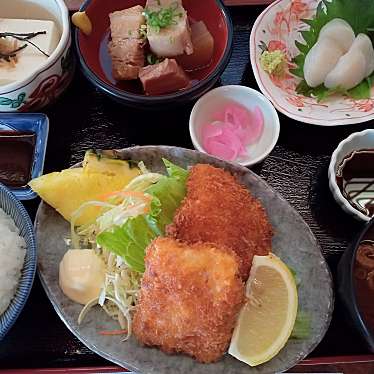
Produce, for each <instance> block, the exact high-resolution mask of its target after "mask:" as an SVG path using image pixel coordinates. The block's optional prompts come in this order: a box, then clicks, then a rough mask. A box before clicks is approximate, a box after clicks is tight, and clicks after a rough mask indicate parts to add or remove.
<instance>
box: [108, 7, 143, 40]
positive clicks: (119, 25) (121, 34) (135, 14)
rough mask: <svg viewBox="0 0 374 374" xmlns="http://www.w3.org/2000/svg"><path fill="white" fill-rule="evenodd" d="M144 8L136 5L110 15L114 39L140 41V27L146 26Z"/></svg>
mask: <svg viewBox="0 0 374 374" xmlns="http://www.w3.org/2000/svg"><path fill="white" fill-rule="evenodd" d="M143 11H144V8H143V7H142V6H141V5H136V6H134V7H132V8H128V9H124V10H119V11H116V12H113V13H110V14H109V19H110V33H111V36H112V39H113V40H115V39H124V38H130V39H138V38H139V37H140V35H139V30H140V26H142V25H145V18H144V16H143Z"/></svg>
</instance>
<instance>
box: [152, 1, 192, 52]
mask: <svg viewBox="0 0 374 374" xmlns="http://www.w3.org/2000/svg"><path fill="white" fill-rule="evenodd" d="M175 6H177V9H176V10H175V14H176V16H175V18H174V21H175V22H176V24H173V25H170V26H168V27H165V28H162V29H160V30H155V29H154V28H152V27H148V29H147V38H148V42H149V46H150V49H151V51H152V52H153V53H154V54H155V55H156V56H158V57H175V56H179V55H183V54H184V53H186V54H187V55H190V54H192V53H193V45H192V41H191V30H190V26H189V22H188V18H187V12H186V11H185V9H184V8H183V6H182V3H181V2H175V1H170V0H163V1H160V5H158V2H157V0H156V1H155V0H151V1H150V0H148V1H147V7H146V8H148V9H149V10H152V11H158V10H160V9H162V8H165V7H175Z"/></svg>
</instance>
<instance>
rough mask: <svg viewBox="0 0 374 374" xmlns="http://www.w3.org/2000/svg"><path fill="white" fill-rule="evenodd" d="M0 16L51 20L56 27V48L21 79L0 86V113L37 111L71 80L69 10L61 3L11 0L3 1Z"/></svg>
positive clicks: (54, 97) (72, 61) (71, 61)
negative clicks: (57, 33) (57, 34)
mask: <svg viewBox="0 0 374 374" xmlns="http://www.w3.org/2000/svg"><path fill="white" fill-rule="evenodd" d="M0 17H1V18H21V19H38V20H52V21H54V22H55V23H56V25H57V27H58V28H59V31H60V40H59V42H58V44H57V47H56V49H55V50H54V51H53V52H52V54H51V55H50V56H49V57H48V59H46V61H45V62H44V63H43V64H41V65H40V66H39V67H38V68H37V70H35V71H33V72H31V73H30V75H29V76H27V77H26V78H24V79H21V80H19V81H15V82H11V83H8V84H3V85H0V112H17V111H21V112H30V111H32V112H35V111H38V110H39V109H41V108H43V107H44V106H46V105H48V104H49V103H51V102H53V101H54V100H55V99H56V98H57V97H58V96H59V95H60V94H61V93H62V92H63V91H64V90H65V89H66V88H67V86H68V85H69V83H70V82H71V80H72V77H73V73H74V68H75V63H74V58H73V54H72V52H71V36H70V20H69V11H68V9H67V7H66V5H65V2H64V1H63V0H12V1H2V3H1V16H0ZM41 31H42V30H41Z"/></svg>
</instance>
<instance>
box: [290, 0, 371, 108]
mask: <svg viewBox="0 0 374 374" xmlns="http://www.w3.org/2000/svg"><path fill="white" fill-rule="evenodd" d="M334 18H341V19H343V20H345V21H347V22H348V23H349V24H350V25H351V27H352V29H353V31H354V32H355V35H358V34H360V33H364V34H367V35H369V36H370V37H371V38H372V30H373V29H374V2H373V1H372V0H360V1H351V0H331V1H327V0H321V2H320V3H319V4H318V6H317V12H316V15H315V16H314V18H312V19H306V20H303V21H304V23H306V24H307V25H309V29H308V30H304V31H301V35H302V36H303V38H304V41H305V42H304V43H300V42H298V41H296V42H295V45H296V47H297V48H298V50H299V51H300V53H299V54H298V55H297V56H296V57H295V58H294V59H293V62H294V63H295V64H296V68H295V69H292V70H290V71H291V73H292V74H294V75H296V76H297V77H300V78H302V79H303V80H302V81H301V82H300V83H299V85H298V86H297V88H296V92H297V93H298V94H302V95H304V96H309V97H315V98H316V99H317V100H318V101H322V100H324V99H326V98H327V97H329V96H331V95H334V94H343V95H346V96H348V97H351V98H353V99H369V98H370V97H371V93H370V91H371V86H372V83H373V79H374V73H373V74H372V75H371V76H370V77H368V78H366V79H364V80H363V81H362V82H361V83H360V84H358V85H357V86H356V87H354V88H352V89H350V90H342V89H341V88H336V89H328V88H326V87H325V86H324V85H320V86H318V87H314V88H312V87H309V86H308V85H307V83H306V82H305V80H304V62H305V57H306V55H307V54H308V52H309V51H310V50H311V48H312V47H313V46H314V45H315V44H316V42H317V40H318V36H319V33H320V31H321V29H322V27H323V26H324V25H326V24H327V23H328V22H330V21H331V20H333V19H334ZM370 34H371V35H370Z"/></svg>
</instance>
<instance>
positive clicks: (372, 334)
mask: <svg viewBox="0 0 374 374" xmlns="http://www.w3.org/2000/svg"><path fill="white" fill-rule="evenodd" d="M367 239H370V240H373V239H374V218H372V219H371V221H369V222H368V223H367V224H366V225H365V226H364V228H363V230H362V232H361V233H359V234H358V235H357V238H356V240H354V241H353V243H352V244H351V246H350V247H348V248H347V250H346V251H345V252H344V254H343V256H342V257H341V259H340V262H339V265H338V292H339V296H340V299H341V300H342V302H343V304H344V306H345V308H346V311H347V315H348V317H349V322H350V323H351V325H352V326H353V327H354V328H355V329H356V331H357V332H358V333H359V334H360V336H361V338H362V339H363V341H364V342H365V343H366V345H367V347H368V349H369V350H370V351H371V352H372V353H374V331H373V330H372V329H371V328H370V326H369V324H368V323H367V322H365V317H364V313H363V311H362V310H361V308H360V305H359V302H358V299H357V291H356V286H355V279H354V269H355V261H356V254H357V250H358V248H359V246H360V244H361V242H362V241H363V240H367Z"/></svg>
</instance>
